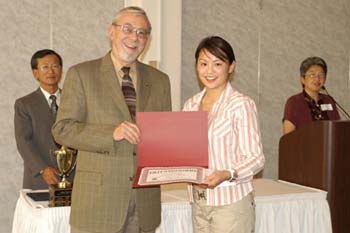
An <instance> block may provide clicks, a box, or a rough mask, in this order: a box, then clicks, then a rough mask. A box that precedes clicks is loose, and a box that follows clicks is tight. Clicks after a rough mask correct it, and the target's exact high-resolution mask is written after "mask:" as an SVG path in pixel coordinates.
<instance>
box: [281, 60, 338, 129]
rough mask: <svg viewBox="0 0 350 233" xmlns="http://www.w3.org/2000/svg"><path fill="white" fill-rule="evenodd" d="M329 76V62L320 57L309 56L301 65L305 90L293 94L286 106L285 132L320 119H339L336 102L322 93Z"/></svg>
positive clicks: (301, 79) (301, 80)
mask: <svg viewBox="0 0 350 233" xmlns="http://www.w3.org/2000/svg"><path fill="white" fill-rule="evenodd" d="M326 77H327V64H326V62H325V61H324V60H323V59H322V58H320V57H308V58H306V59H305V60H304V61H303V62H302V63H301V65H300V82H301V84H302V86H303V91H302V92H301V93H299V94H297V95H294V96H291V97H290V98H289V99H288V100H287V103H286V105H285V108H284V117H283V134H287V133H290V132H292V131H294V130H296V129H298V128H300V127H303V126H304V125H306V124H308V123H310V122H312V121H319V120H339V119H340V116H339V113H338V111H337V107H336V104H335V102H334V101H333V100H332V98H330V97H329V96H328V95H325V94H322V93H320V90H321V89H322V88H323V86H324V84H325V82H326Z"/></svg>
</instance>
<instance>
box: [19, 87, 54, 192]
mask: <svg viewBox="0 0 350 233" xmlns="http://www.w3.org/2000/svg"><path fill="white" fill-rule="evenodd" d="M14 121H15V122H14V123H15V136H16V143H17V148H18V151H19V153H20V155H21V156H22V158H23V161H24V174H23V188H28V189H47V188H48V185H47V184H46V183H45V181H44V179H43V178H42V175H41V174H40V171H41V170H42V169H44V168H46V167H48V166H56V165H55V164H54V163H53V160H52V159H51V158H50V150H51V149H53V150H56V149H58V148H57V146H56V143H55V141H54V139H53V137H52V134H51V127H52V125H53V123H54V119H53V116H52V114H51V112H50V107H49V105H48V103H47V100H46V99H45V96H44V94H43V93H42V91H41V90H40V88H38V89H37V90H36V91H34V92H32V93H30V94H29V95H26V96H24V97H22V98H19V99H17V100H16V102H15V118H14Z"/></svg>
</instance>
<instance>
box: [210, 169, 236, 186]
mask: <svg viewBox="0 0 350 233" xmlns="http://www.w3.org/2000/svg"><path fill="white" fill-rule="evenodd" d="M230 178H231V173H230V172H229V171H214V172H213V173H211V174H210V175H209V176H207V177H206V178H205V181H206V183H207V184H208V188H215V187H216V186H218V185H219V184H221V183H222V182H223V181H225V180H229V179H230Z"/></svg>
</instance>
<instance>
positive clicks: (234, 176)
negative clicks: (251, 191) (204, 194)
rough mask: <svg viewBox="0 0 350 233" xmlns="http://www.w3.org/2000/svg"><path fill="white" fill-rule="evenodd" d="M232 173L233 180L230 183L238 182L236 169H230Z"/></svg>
mask: <svg viewBox="0 0 350 233" xmlns="http://www.w3.org/2000/svg"><path fill="white" fill-rule="evenodd" d="M228 171H229V172H230V173H231V178H230V179H229V180H228V181H229V182H233V181H235V180H236V178H237V173H236V171H235V170H234V169H230V170H228Z"/></svg>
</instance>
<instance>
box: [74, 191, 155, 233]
mask: <svg viewBox="0 0 350 233" xmlns="http://www.w3.org/2000/svg"><path fill="white" fill-rule="evenodd" d="M154 232H155V230H153V231H142V230H141V229H140V227H139V219H138V217H137V214H136V204H135V191H134V190H133V191H132V195H131V198H130V201H129V207H128V215H127V217H126V223H125V225H124V228H123V230H121V231H118V232H106V233H154ZM71 233H93V232H90V231H81V230H79V229H77V228H75V227H71Z"/></svg>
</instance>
